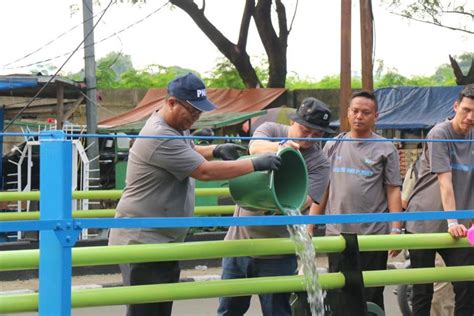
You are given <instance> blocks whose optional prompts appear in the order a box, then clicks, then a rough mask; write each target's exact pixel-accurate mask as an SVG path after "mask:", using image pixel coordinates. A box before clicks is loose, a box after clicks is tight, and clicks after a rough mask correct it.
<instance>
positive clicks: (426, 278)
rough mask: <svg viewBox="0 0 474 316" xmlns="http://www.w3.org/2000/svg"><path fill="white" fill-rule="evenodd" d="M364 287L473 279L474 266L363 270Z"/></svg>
mask: <svg viewBox="0 0 474 316" xmlns="http://www.w3.org/2000/svg"><path fill="white" fill-rule="evenodd" d="M362 274H363V276H364V285H365V286H366V287H375V286H385V285H395V284H421V283H432V282H451V281H454V282H456V281H474V266H461V267H437V268H417V269H393V270H385V271H363V272H362Z"/></svg>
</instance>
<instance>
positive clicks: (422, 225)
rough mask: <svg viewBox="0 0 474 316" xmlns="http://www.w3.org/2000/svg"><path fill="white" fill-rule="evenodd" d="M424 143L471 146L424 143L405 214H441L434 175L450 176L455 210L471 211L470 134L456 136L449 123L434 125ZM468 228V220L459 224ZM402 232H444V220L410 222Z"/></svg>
mask: <svg viewBox="0 0 474 316" xmlns="http://www.w3.org/2000/svg"><path fill="white" fill-rule="evenodd" d="M426 138H427V139H437V140H442V139H445V140H456V139H460V140H462V139H464V140H471V142H449V141H448V142H428V143H426V144H425V146H424V149H423V154H422V156H421V158H420V159H421V161H420V169H419V173H418V180H417V181H416V183H415V187H414V189H413V191H412V193H411V195H410V197H409V200H408V206H407V210H408V211H410V212H415V211H442V210H444V208H443V204H442V202H441V191H440V187H439V182H438V176H437V174H438V173H444V172H451V174H452V183H453V190H454V199H455V202H456V209H458V210H472V209H474V143H473V142H472V140H473V139H474V131H472V130H471V131H470V132H469V133H467V134H466V135H459V134H456V132H455V131H454V129H453V126H452V123H451V121H445V122H442V123H439V124H437V125H436V126H435V127H433V128H432V129H431V131H430V132H429V133H428V135H427V136H426ZM459 222H460V223H462V224H464V225H466V227H469V220H467V219H466V220H459ZM406 229H407V231H409V232H412V233H436V232H446V231H447V230H448V225H447V221H446V220H427V221H410V222H407V224H406Z"/></svg>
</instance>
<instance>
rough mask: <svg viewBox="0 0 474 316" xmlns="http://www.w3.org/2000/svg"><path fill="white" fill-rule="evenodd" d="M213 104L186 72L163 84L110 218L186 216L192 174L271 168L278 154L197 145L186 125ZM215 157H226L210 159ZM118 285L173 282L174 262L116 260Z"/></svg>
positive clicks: (179, 231) (165, 306)
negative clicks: (244, 154)
mask: <svg viewBox="0 0 474 316" xmlns="http://www.w3.org/2000/svg"><path fill="white" fill-rule="evenodd" d="M215 108H216V106H215V105H214V104H213V103H211V102H210V101H209V100H208V99H207V96H206V88H205V86H204V83H203V82H202V81H201V79H199V78H198V77H197V76H195V75H194V74H192V73H189V74H187V75H184V76H181V77H177V78H176V79H174V80H172V81H171V82H170V83H169V84H168V96H167V97H166V100H165V105H164V107H163V108H162V109H160V110H159V111H158V110H157V111H155V112H154V113H153V114H152V115H151V116H150V118H149V119H148V120H147V122H146V124H145V126H144V127H143V128H142V130H141V131H140V136H157V137H159V136H167V137H170V138H155V137H153V138H137V140H136V141H135V143H134V145H133V147H132V148H131V150H130V154H129V159H128V165H127V177H126V185H125V189H124V191H123V194H122V198H121V199H120V201H119V203H118V205H117V211H116V215H115V217H116V218H123V217H190V216H192V215H193V210H194V187H195V186H194V179H198V180H204V181H207V180H223V179H229V178H233V177H237V176H241V175H244V174H247V173H250V172H253V171H263V170H277V169H278V167H279V166H280V163H281V162H280V157H278V156H277V155H275V154H265V155H260V156H258V157H254V158H252V159H242V160H235V159H237V158H238V157H239V153H238V150H239V149H240V146H239V145H235V144H222V145H217V146H216V145H209V146H197V145H194V143H193V141H192V140H191V139H183V138H179V137H180V136H190V132H189V129H190V128H191V126H192V125H193V124H194V122H196V121H197V120H198V119H199V116H200V115H201V113H202V112H207V111H212V110H214V109H215ZM214 158H220V159H222V160H226V161H211V160H212V159H214ZM187 231H188V228H166V229H165V228H160V229H156V228H140V229H121V228H120V229H119V228H114V229H111V231H110V237H109V245H130V244H153V243H171V242H182V241H184V238H185V236H186V233H187ZM120 270H121V272H122V277H123V281H124V285H127V286H128V285H145V284H157V283H173V282H178V281H179V275H180V268H179V263H178V262H177V261H172V262H146V263H131V264H122V265H120ZM172 304H173V302H164V303H147V304H134V305H128V306H127V315H128V316H135V315H171V309H172Z"/></svg>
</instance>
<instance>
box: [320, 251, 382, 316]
mask: <svg viewBox="0 0 474 316" xmlns="http://www.w3.org/2000/svg"><path fill="white" fill-rule="evenodd" d="M387 259H388V252H387V251H369V252H360V267H361V270H362V271H372V270H386V269H387ZM341 260H342V254H340V253H329V254H328V261H329V272H339V271H341V268H340V267H341V262H342V261H341ZM383 290H384V287H383V286H378V287H369V288H365V297H366V300H367V302H373V303H375V304H377V305H378V306H380V307H381V308H382V309H384V303H383ZM331 292H332V293H328V295H332V296H333V297H334V296H339V294H340V293H341V292H340V290H334V291H331ZM331 301H332V300H330V302H331ZM334 301H336V302H338V303H339V304H344V303H343V302H341V301H340V300H337V299H335V300H334ZM331 309H332V310H335V309H334V308H333V307H332V306H331Z"/></svg>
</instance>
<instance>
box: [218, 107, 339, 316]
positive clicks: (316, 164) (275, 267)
mask: <svg viewBox="0 0 474 316" xmlns="http://www.w3.org/2000/svg"><path fill="white" fill-rule="evenodd" d="M290 119H291V120H292V121H293V122H292V125H291V126H286V125H281V124H277V123H270V122H267V123H264V124H262V125H261V126H259V127H258V129H257V130H256V131H255V133H254V134H253V136H255V137H278V138H280V137H281V138H283V137H288V138H317V137H322V136H323V135H324V133H325V132H328V133H332V132H333V131H332V130H331V129H330V128H329V127H328V126H329V122H330V119H331V112H330V111H329V109H328V107H327V105H325V104H324V103H323V102H321V101H319V100H317V99H314V98H306V99H305V100H303V103H302V105H301V106H300V107H299V108H298V111H297V112H296V114H293V115H291V116H290ZM287 146H288V147H292V148H294V149H297V150H299V151H300V152H301V154H302V155H303V158H304V160H305V162H306V165H307V168H308V180H309V181H308V182H309V193H308V197H307V200H306V203H305V204H306V205H305V208H308V207H309V206H310V205H311V204H312V203H319V202H320V200H321V196H322V195H323V193H324V191H325V189H326V186H327V183H328V180H329V163H328V161H327V158H326V155H325V154H324V153H323V152H322V150H321V148H320V146H319V144H318V143H315V142H314V141H309V140H308V141H306V140H299V141H292V140H288V141H286V142H284V143H283V142H280V143H278V142H272V141H266V140H253V141H251V142H250V147H249V150H250V153H251V154H260V153H269V152H270V153H273V152H277V151H278V150H279V149H280V148H283V147H287ZM266 214H267V213H266V212H264V211H249V210H246V209H244V208H241V207H239V206H237V207H236V209H235V212H234V216H235V217H241V216H261V215H266ZM268 215H269V214H268ZM288 237H289V233H288V230H287V228H286V226H245V227H244V226H237V227H235V226H232V227H230V228H229V231H228V233H227V235H226V237H225V239H226V240H233V239H254V238H288ZM296 270H297V262H296V256H295V255H287V256H265V257H235V258H224V259H223V261H222V279H237V278H253V277H268V276H284V275H294V274H296ZM289 295H290V293H275V294H262V295H259V299H260V305H261V308H262V314H263V315H278V316H285V315H288V316H290V315H291V307H290V302H289ZM250 298H251V297H250V296H239V297H222V298H220V300H219V308H218V311H217V315H219V316H231V315H232V316H235V315H244V314H245V313H246V312H247V310H248V308H249V306H250Z"/></svg>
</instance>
